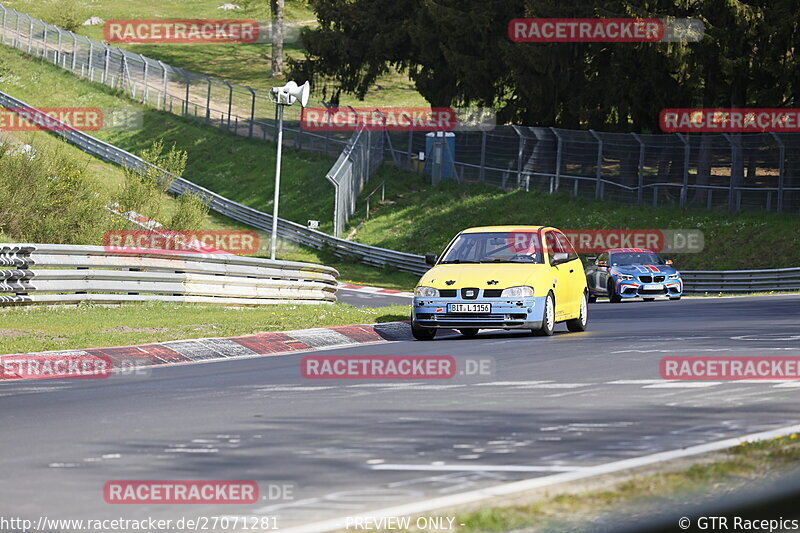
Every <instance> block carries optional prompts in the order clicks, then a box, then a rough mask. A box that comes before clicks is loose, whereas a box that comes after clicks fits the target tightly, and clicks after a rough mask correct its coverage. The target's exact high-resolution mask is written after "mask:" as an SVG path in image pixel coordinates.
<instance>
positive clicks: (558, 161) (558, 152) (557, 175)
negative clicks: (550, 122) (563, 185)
mask: <svg viewBox="0 0 800 533" xmlns="http://www.w3.org/2000/svg"><path fill="white" fill-rule="evenodd" d="M550 131H551V132H552V133H553V135H555V136H556V139H557V140H558V143H557V150H556V173H555V183H553V178H552V177H551V178H550V194H553V192H554V191H557V190H558V185H559V182H560V181H561V150H562V147H563V142H562V139H561V135H559V134H558V132H557V131H556V129H555V128H553V127H552V126H551V127H550Z"/></svg>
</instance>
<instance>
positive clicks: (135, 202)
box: [117, 140, 208, 231]
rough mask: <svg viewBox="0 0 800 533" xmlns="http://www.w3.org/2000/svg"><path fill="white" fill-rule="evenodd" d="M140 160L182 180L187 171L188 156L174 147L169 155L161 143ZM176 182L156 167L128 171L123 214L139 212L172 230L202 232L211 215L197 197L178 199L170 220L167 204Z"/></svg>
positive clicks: (143, 151)
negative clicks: (200, 229)
mask: <svg viewBox="0 0 800 533" xmlns="http://www.w3.org/2000/svg"><path fill="white" fill-rule="evenodd" d="M139 157H141V158H142V159H144V160H145V161H147V162H148V163H151V164H153V165H155V166H156V167H159V168H160V169H163V170H166V171H167V172H169V173H171V174H173V175H175V176H180V175H181V174H183V171H184V170H185V169H186V161H187V155H186V152H185V151H183V150H177V149H176V148H175V146H174V145H173V146H172V147H171V148H170V149H169V150H167V151H165V150H164V143H163V142H162V141H160V140H159V141H155V142H154V143H153V144H152V145H151V146H150V147H149V148H147V149H145V150H142V152H141V153H140V154H139ZM172 181H173V178H172V177H171V176H169V175H168V174H167V175H165V174H163V173H162V172H160V171H159V170H157V169H155V168H152V167H148V168H147V169H145V170H144V171H141V172H140V171H135V170H131V169H126V170H125V184H124V186H123V188H122V192H121V193H120V197H119V199H118V200H117V202H118V203H119V205H120V207H121V208H122V210H123V211H136V212H137V213H139V214H142V215H144V216H146V217H147V218H149V219H152V220H156V221H158V222H160V223H162V224H164V226H165V227H166V228H168V229H173V230H184V231H191V230H197V229H199V228H200V226H201V225H202V224H203V222H204V220H205V217H206V215H207V214H208V207H207V206H206V204H205V200H204V199H203V198H202V197H200V196H198V195H196V194H193V193H184V194H182V195H181V196H179V197H178V198H177V201H176V210H175V212H174V213H173V214H172V216H171V217H170V218H169V220H167V215H166V213H165V204H166V200H167V191H168V190H169V188H170V186H171V185H172Z"/></svg>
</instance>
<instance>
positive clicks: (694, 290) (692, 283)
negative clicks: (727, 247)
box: [681, 268, 800, 294]
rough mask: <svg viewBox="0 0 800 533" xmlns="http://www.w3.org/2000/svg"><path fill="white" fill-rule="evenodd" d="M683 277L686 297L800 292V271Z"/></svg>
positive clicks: (701, 273) (705, 273)
mask: <svg viewBox="0 0 800 533" xmlns="http://www.w3.org/2000/svg"><path fill="white" fill-rule="evenodd" d="M681 274H682V276H683V282H684V292H685V293H686V294H705V293H709V294H713V293H720V292H723V293H750V292H783V291H800V268H777V269H766V270H723V271H713V270H694V271H686V272H682V273H681Z"/></svg>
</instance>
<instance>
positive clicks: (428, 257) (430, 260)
mask: <svg viewBox="0 0 800 533" xmlns="http://www.w3.org/2000/svg"><path fill="white" fill-rule="evenodd" d="M437 259H439V258H438V257H437V256H436V254H425V263H426V264H428V265H431V266H433V265H435V264H436V260H437Z"/></svg>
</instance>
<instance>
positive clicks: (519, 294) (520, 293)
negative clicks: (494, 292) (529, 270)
mask: <svg viewBox="0 0 800 533" xmlns="http://www.w3.org/2000/svg"><path fill="white" fill-rule="evenodd" d="M526 296H533V287H528V286H527V285H521V286H519V287H509V288H507V289H503V292H501V293H500V297H501V298H524V297H526Z"/></svg>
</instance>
